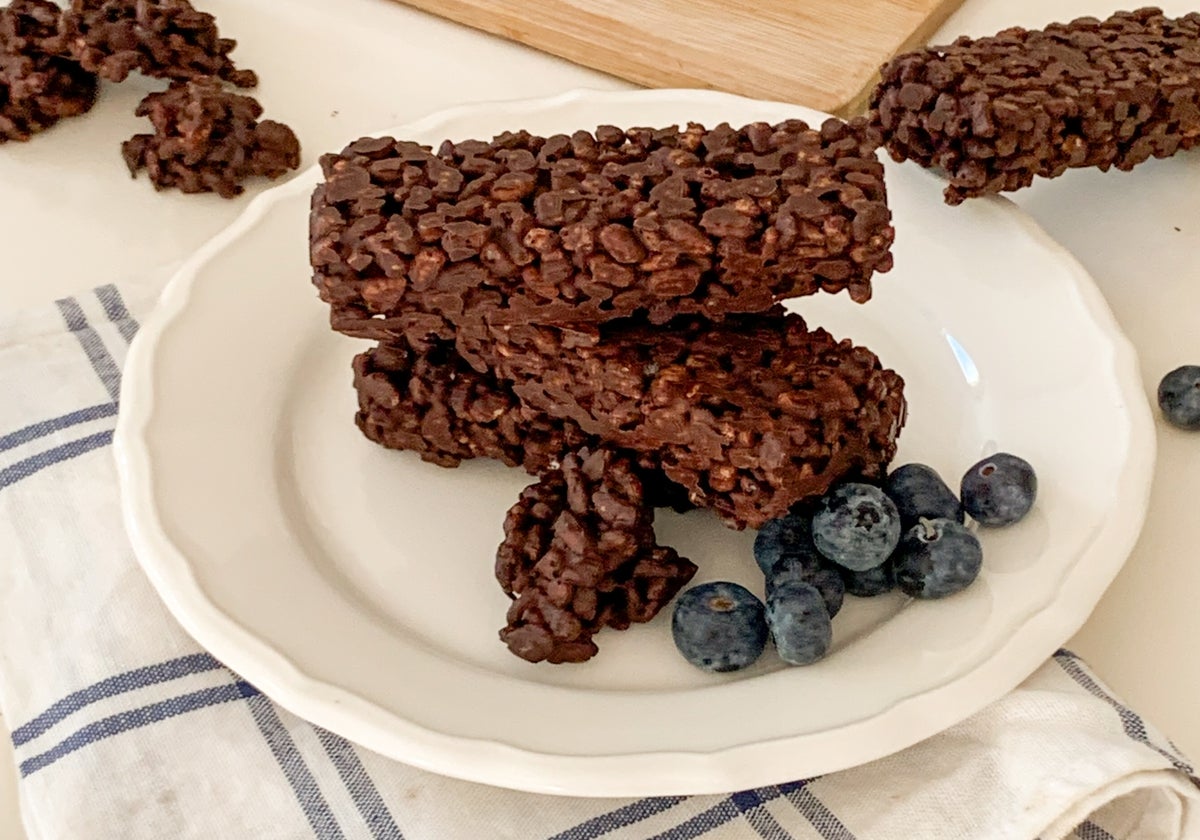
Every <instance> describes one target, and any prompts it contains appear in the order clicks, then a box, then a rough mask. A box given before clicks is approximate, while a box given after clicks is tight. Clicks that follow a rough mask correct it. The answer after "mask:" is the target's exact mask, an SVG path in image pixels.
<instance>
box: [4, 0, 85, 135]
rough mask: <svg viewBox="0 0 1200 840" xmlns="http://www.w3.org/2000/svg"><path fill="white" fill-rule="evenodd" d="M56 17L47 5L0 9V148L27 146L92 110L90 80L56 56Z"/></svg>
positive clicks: (26, 0)
mask: <svg viewBox="0 0 1200 840" xmlns="http://www.w3.org/2000/svg"><path fill="white" fill-rule="evenodd" d="M60 12H61V10H60V9H59V7H58V6H57V5H55V4H54V3H51V2H49V0H14V2H12V3H10V4H9V5H7V6H5V7H4V8H0V143H4V142H6V141H8V140H18V141H25V140H28V139H29V138H30V137H31V136H32V135H34V134H36V133H37V132H39V131H43V130H45V129H47V128H49V127H50V126H52V125H54V124H55V123H57V122H58V121H59V120H60V119H63V118H64V117H73V116H78V115H79V114H83V113H86V112H87V111H88V110H90V109H91V107H92V105H93V104H95V101H96V85H97V80H96V76H95V74H93V73H89V72H87V71H86V70H84V69H83V68H82V67H80V66H79V64H77V63H76V62H74V61H70V60H68V59H66V58H63V57H61V56H60V55H58V54H57V51H58V45H57V38H58V19H59V14H60Z"/></svg>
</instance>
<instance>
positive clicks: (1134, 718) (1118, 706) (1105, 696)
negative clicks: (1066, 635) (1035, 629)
mask: <svg viewBox="0 0 1200 840" xmlns="http://www.w3.org/2000/svg"><path fill="white" fill-rule="evenodd" d="M1054 661H1055V662H1057V663H1058V664H1059V667H1061V668H1062V669H1063V670H1064V671H1066V672H1067V674H1068V676H1070V677H1071V679H1073V680H1075V682H1077V683H1078V684H1079V685H1080V686H1082V687H1083V688H1085V689H1086V690H1087V691H1088V692H1089V693H1090V694H1091V695H1092V696H1093V697H1098V698H1100V699H1101V700H1103V701H1104V702H1105V703H1107V704H1108V705H1110V706H1112V707H1113V709H1114V710H1115V711H1116V713H1117V716H1118V717H1120V719H1121V726H1122V727H1123V728H1124V730H1125V734H1126V735H1128V736H1129V737H1130V738H1131V739H1132V740H1134V741H1137V742H1138V743H1139V744H1143V745H1144V746H1147V747H1149V748H1150V749H1152V750H1154V751H1155V752H1156V753H1158V754H1159V755H1161V756H1162V757H1163V758H1165V759H1167V761H1169V762H1171V764H1172V765H1173V766H1174V767H1175V769H1176V770H1179V771H1181V772H1184V773H1187V774H1188V775H1189V776H1195V775H1196V773H1195V770H1193V768H1192V765H1190V764H1188V763H1187V762H1186V761H1184V760H1183V759H1182V758H1180V757H1179V756H1176V755H1172V754H1171V753H1170V752H1169V751H1168V750H1165V749H1163V748H1162V747H1160V746H1159V745H1158V744H1155V743H1154V742H1152V741H1151V740H1150V735H1149V733H1148V732H1147V730H1146V722H1145V721H1143V720H1142V719H1141V717H1139V716H1138V714H1137V712H1135V711H1133V709H1130V708H1129V707H1128V706H1126V705H1125V704H1123V703H1121V702H1120V701H1119V700H1117V698H1115V697H1113V696H1112V695H1111V694H1109V693H1108V692H1107V691H1105V690H1104V689H1103V688H1102V687H1101V686H1100V684H1099V683H1098V682H1096V681H1095V680H1094V679H1092V677H1090V676H1089V675H1088V673H1087V671H1085V670H1084V669H1083V668H1082V667H1081V666H1080V664H1079V662H1078V660H1077V658H1076V656H1075V654H1073V653H1071V652H1070V651H1067V650H1060V651H1059V652H1058V653H1056V654H1054Z"/></svg>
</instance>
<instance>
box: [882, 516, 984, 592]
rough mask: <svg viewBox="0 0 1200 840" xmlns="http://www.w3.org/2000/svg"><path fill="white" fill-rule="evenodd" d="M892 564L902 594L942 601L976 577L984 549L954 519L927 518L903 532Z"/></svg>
mask: <svg viewBox="0 0 1200 840" xmlns="http://www.w3.org/2000/svg"><path fill="white" fill-rule="evenodd" d="M893 562H894V563H895V565H896V585H897V586H898V587H900V589H901V591H903V592H904V593H906V594H908V595H912V596H913V597H914V598H945V597H946V596H947V595H953V594H954V593H955V592H961V591H962V590H964V589H966V588H967V587H968V586H970V585H971V583H973V582H974V580H975V578H977V577H978V576H979V569H980V567H981V566H982V565H983V548H982V547H981V546H980V545H979V540H978V539H976V537H975V535H974V534H972V533H971V532H970V531H968V530H967V529H966V527H965V526H963V525H960V524H959V523H957V522H955V521H954V520H953V519H926V520H923V521H921V522H919V523H917V524H916V525H914V526H913V527H912V528H910V529H909V530H908V532H907V533H905V535H904V539H902V540H900V547H899V548H898V549H896V557H895V560H894V561H893Z"/></svg>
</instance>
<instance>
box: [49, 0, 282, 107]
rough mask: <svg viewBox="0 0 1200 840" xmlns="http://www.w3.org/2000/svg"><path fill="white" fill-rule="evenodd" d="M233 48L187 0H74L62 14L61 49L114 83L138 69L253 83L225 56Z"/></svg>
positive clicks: (213, 21)
mask: <svg viewBox="0 0 1200 840" xmlns="http://www.w3.org/2000/svg"><path fill="white" fill-rule="evenodd" d="M236 46H237V41H234V40H231V39H229V38H222V37H220V35H219V33H218V32H217V22H216V19H215V18H214V17H213V16H212V15H210V14H207V13H205V12H201V11H197V10H196V9H195V8H194V7H193V6H192V4H191V3H189V2H188V0H72V2H71V6H70V8H69V9H68V10H67V11H66V12H65V13H64V14H63V16H62V49H63V50H64V51H65V52H67V53H68V54H69V55H70V56H71V57H73V58H74V59H75V60H76V61H79V62H80V63H81V64H82V65H83V67H84V69H86V70H90V71H92V72H95V73H99V74H100V76H102V77H103V78H105V79H108V80H109V81H113V82H122V81H124V80H125V79H126V78H127V77H128V76H129V74H130V73H131V72H133V71H134V70H140V71H141V72H142V73H144V74H145V75H147V76H153V77H155V78H159V79H173V80H190V79H203V78H208V77H216V78H219V79H224V80H225V81H227V82H230V83H231V84H234V85H236V86H237V87H243V88H251V87H255V86H256V85H257V84H258V77H257V76H256V75H255V74H254V72H253V71H250V70H239V69H237V67H236V66H235V65H234V63H233V61H232V59H230V58H229V53H230V52H232V51H233V48H234V47H236Z"/></svg>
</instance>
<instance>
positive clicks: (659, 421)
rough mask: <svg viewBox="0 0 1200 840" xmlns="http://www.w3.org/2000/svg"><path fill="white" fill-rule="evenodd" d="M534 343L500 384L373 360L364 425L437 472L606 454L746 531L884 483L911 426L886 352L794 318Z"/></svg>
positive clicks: (415, 360)
mask: <svg viewBox="0 0 1200 840" xmlns="http://www.w3.org/2000/svg"><path fill="white" fill-rule="evenodd" d="M526 331H528V332H530V333H537V334H538V335H537V338H538V339H539V340H534V339H530V340H529V342H528V343H529V346H530V347H532V348H534V349H533V350H531V351H530V352H528V353H526V354H523V355H520V356H513V357H509V358H507V359H505V360H504V361H502V362H501V363H500V364H498V365H497V366H496V369H495V370H494V371H493V372H490V373H486V374H480V373H477V372H475V371H474V370H473V369H471V368H470V367H469V366H468V365H467V364H466V363H465V362H463V360H462V359H461V358H459V357H457V356H456V355H455V354H454V353H453V352H452V351H450V350H448V349H447V348H439V349H437V350H434V351H430V352H426V353H415V352H413V351H411V350H409V349H407V348H403V347H396V346H381V347H380V348H378V349H377V350H375V351H373V352H372V353H368V354H364V356H361V357H360V358H359V361H358V362H356V367H355V372H356V384H357V387H358V391H359V399H360V412H359V415H358V422H359V426H360V428H362V429H363V431H364V432H365V433H366V434H367V436H368V437H370V438H372V439H373V440H376V441H379V442H382V443H384V444H385V445H387V446H392V447H394V448H406V449H415V450H417V451H418V452H421V453H422V456H423V457H426V459H427V460H433V461H435V462H438V463H456V462H457V460H458V459H462V458H465V457H479V456H486V457H493V458H498V459H500V460H502V461H504V462H505V463H510V464H521V465H523V466H525V467H526V469H529V470H530V471H531V472H540V471H541V469H542V468H543V466H544V465H545V464H547V463H550V462H551V461H553V460H554V459H556V458H559V457H561V455H562V454H563V452H564V451H569V449H570V448H572V444H574V445H578V442H579V441H585V442H591V441H602V442H604V443H605V444H606V445H611V446H615V447H618V448H620V449H622V450H624V451H626V452H630V453H637V454H638V455H639V456H640V458H641V462H642V465H643V466H644V467H645V468H646V469H647V470H648V472H649V474H651V475H654V474H657V473H661V475H662V476H665V478H666V479H669V480H670V481H671V482H674V483H675V484H677V485H680V486H682V487H683V488H684V489H685V490H686V492H687V497H688V500H689V501H690V502H691V503H692V504H695V505H697V506H700V507H706V508H710V509H712V510H713V511H714V512H716V513H717V514H718V515H719V516H720V517H721V518H722V519H724V520H725V521H726V523H727V524H729V525H730V526H732V527H735V528H743V527H746V526H750V527H758V526H760V525H762V524H763V523H764V522H766V521H767V520H769V519H773V518H775V517H777V516H781V515H783V514H784V513H786V512H787V511H788V509H789V508H791V507H792V505H794V504H795V503H796V502H799V501H803V500H806V499H810V498H813V497H816V496H820V495H821V494H823V493H824V492H825V491H826V490H828V489H829V487H830V486H831V485H832V484H833V483H834V482H836V481H838V480H840V479H842V478H845V477H846V476H848V475H860V476H864V477H869V478H878V477H881V476H882V474H883V472H884V470H885V468H886V466H887V464H888V463H889V462H890V461H891V459H892V457H893V455H894V454H895V446H896V444H895V441H896V436H897V434H898V433H899V430H900V427H901V426H902V425H903V423H904V419H905V402H904V396H903V380H901V378H900V377H899V376H898V375H896V374H895V373H894V372H892V371H890V370H885V369H883V367H882V366H881V365H880V363H879V360H878V359H877V358H876V357H875V355H874V354H873V353H871V352H870V351H869V350H867V349H865V348H862V347H855V346H853V345H852V344H851V343H850V342H849V341H842V342H838V341H836V340H835V339H834V338H832V337H831V336H830V335H829V334H828V333H827V332H825V331H824V330H814V331H811V332H810V331H808V330H807V328H806V326H805V324H804V322H803V320H802V319H800V318H799V317H798V316H795V315H787V316H785V315H783V314H782V312H781V311H779V310H776V311H773V312H772V313H769V314H767V315H761V316H737V317H731V318H729V319H727V320H726V321H724V322H721V323H719V324H712V323H710V322H707V321H704V320H703V319H700V318H692V319H685V321H682V322H681V321H676V322H672V324H671V325H670V327H669V328H663V327H658V326H655V325H651V324H648V323H645V322H628V323H621V324H613V325H610V326H608V327H606V328H604V330H603V333H602V340H601V341H599V342H598V343H596V344H595V345H593V346H590V347H575V348H566V347H563V346H562V345H561V343H555V342H556V341H557V340H558V337H559V335H560V334H559V333H558V331H557V330H555V329H553V328H534V327H528V328H526ZM398 359H404V360H405V361H404V362H403V363H398V362H397V360H398ZM381 368H382V370H381ZM493 415H494V419H491V417H492V416H493ZM664 489H666V490H669V489H671V488H670V485H668V486H667V487H666V488H664ZM657 497H658V494H656V498H657Z"/></svg>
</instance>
